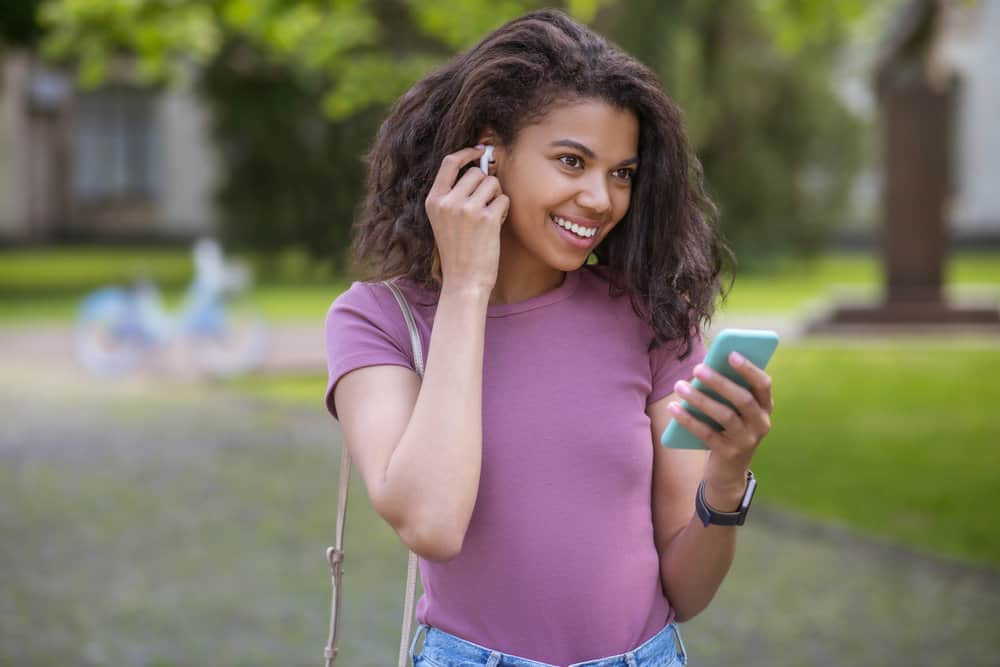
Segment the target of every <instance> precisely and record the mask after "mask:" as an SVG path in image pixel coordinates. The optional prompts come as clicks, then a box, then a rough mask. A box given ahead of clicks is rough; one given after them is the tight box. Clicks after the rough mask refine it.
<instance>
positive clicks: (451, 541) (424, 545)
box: [396, 525, 465, 563]
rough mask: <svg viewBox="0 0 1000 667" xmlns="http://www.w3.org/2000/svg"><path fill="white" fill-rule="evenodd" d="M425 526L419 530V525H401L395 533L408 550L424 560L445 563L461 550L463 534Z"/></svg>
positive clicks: (463, 539)
mask: <svg viewBox="0 0 1000 667" xmlns="http://www.w3.org/2000/svg"><path fill="white" fill-rule="evenodd" d="M425 528H426V529H425V530H421V526H419V525H414V526H401V527H399V528H397V529H396V533H397V534H398V535H399V538H400V539H401V540H402V541H403V543H404V544H405V545H406V546H407V548H409V550H410V551H412V552H413V553H415V554H417V555H418V556H420V557H421V558H423V559H424V560H429V561H432V562H435V563H447V562H448V561H450V560H452V559H454V558H456V557H457V556H458V554H460V553H461V552H462V543H463V542H464V541H465V536H464V535H457V534H456V533H455V532H454V531H444V530H432V529H430V528H431V527H429V526H425Z"/></svg>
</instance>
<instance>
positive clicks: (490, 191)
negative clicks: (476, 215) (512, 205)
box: [469, 176, 501, 207]
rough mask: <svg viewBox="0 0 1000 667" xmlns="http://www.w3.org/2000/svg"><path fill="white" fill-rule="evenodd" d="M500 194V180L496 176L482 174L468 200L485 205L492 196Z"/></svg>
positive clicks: (478, 204)
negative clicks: (481, 178)
mask: <svg viewBox="0 0 1000 667" xmlns="http://www.w3.org/2000/svg"><path fill="white" fill-rule="evenodd" d="M499 194H501V191H500V181H499V180H498V179H497V177H496V176H484V177H483V180H482V181H480V183H479V185H478V186H477V187H476V190H475V192H473V193H472V195H471V196H470V197H469V202H470V203H472V204H475V205H477V206H480V207H485V206H486V205H487V204H489V203H490V202H491V201H493V198H494V197H496V196H497V195H499Z"/></svg>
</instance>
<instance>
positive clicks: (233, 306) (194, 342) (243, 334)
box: [186, 301, 271, 377]
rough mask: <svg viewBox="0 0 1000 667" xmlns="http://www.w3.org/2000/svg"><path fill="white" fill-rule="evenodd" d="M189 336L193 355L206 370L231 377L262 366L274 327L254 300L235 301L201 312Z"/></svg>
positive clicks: (203, 369) (216, 375) (212, 373)
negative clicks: (269, 323) (254, 303)
mask: <svg viewBox="0 0 1000 667" xmlns="http://www.w3.org/2000/svg"><path fill="white" fill-rule="evenodd" d="M186 337H187V339H188V345H189V347H190V351H191V356H192V358H193V360H194V362H195V363H196V364H197V366H198V367H199V368H200V369H201V370H202V371H203V372H205V373H207V374H209V375H212V376H215V377H230V376H234V375H239V374H241V373H246V372H248V371H251V370H253V369H255V368H257V367H258V366H260V364H261V363H262V362H263V361H264V359H265V358H266V356H267V352H268V348H269V347H270V342H271V331H270V327H268V325H267V322H266V321H265V320H264V317H263V316H262V315H261V314H260V311H258V310H257V308H256V307H255V306H254V305H253V304H252V303H250V302H248V301H234V302H227V303H226V304H225V305H224V306H217V307H215V308H212V309H211V310H208V311H204V312H200V313H199V314H198V316H197V318H196V319H194V320H192V321H190V322H189V326H188V327H187V328H186Z"/></svg>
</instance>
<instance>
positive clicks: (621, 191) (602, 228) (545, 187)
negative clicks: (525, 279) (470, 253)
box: [498, 100, 639, 274]
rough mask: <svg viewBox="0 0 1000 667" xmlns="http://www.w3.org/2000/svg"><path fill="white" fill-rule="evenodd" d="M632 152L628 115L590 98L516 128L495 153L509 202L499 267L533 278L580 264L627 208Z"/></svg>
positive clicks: (635, 140)
mask: <svg viewBox="0 0 1000 667" xmlns="http://www.w3.org/2000/svg"><path fill="white" fill-rule="evenodd" d="M638 147H639V121H638V119H637V118H636V116H635V114H634V113H632V112H631V111H623V110H621V109H616V108H614V107H612V106H610V105H609V104H607V103H605V102H602V101H598V100H583V101H580V102H577V103H573V104H571V105H568V106H562V107H558V108H556V109H554V110H553V111H551V112H549V113H548V114H547V115H546V116H545V118H544V119H543V120H542V121H541V122H539V123H536V124H533V125H528V126H526V127H524V128H523V129H522V130H521V132H520V133H519V135H518V137H517V140H516V142H515V143H514V145H513V146H510V147H506V149H505V150H503V151H502V152H501V153H499V154H498V178H499V179H500V184H501V187H502V189H503V191H504V194H506V195H507V196H508V197H510V213H509V216H508V219H507V222H506V223H505V224H504V226H503V228H502V232H501V254H500V258H501V265H502V266H507V267H511V269H515V268H516V270H517V271H520V272H530V273H537V274H544V273H546V272H549V273H551V272H553V271H573V270H575V269H578V268H579V267H580V266H582V265H583V263H584V262H585V261H586V260H587V256H588V255H589V254H590V252H591V250H593V249H594V248H595V247H596V246H597V245H598V244H599V243H600V242H601V241H602V240H603V239H604V238H605V237H606V236H607V235H608V233H609V232H610V231H611V230H612V229H613V228H614V226H615V225H616V224H618V222H619V221H620V220H621V219H622V217H623V216H624V215H625V212H626V211H627V210H628V207H629V202H630V200H631V196H632V179H633V177H634V176H635V170H636V168H637V166H638V153H639V148H638Z"/></svg>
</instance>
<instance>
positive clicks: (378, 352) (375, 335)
mask: <svg viewBox="0 0 1000 667" xmlns="http://www.w3.org/2000/svg"><path fill="white" fill-rule="evenodd" d="M386 295H388V298H389V299H392V295H391V293H389V292H388V290H386ZM393 303H395V301H393ZM389 312H392V314H393V315H395V317H391V316H390V315H389V314H388V313H389ZM405 327H406V324H405V321H404V320H403V316H402V313H400V312H399V310H398V308H397V309H396V310H395V311H389V310H388V309H387V308H386V307H385V305H384V304H383V303H382V301H381V300H380V299H379V298H378V296H377V295H376V288H373V287H372V285H369V284H368V283H362V282H356V283H354V284H352V285H351V287H350V289H348V290H347V291H346V292H344V293H343V294H341V295H340V296H339V297H337V299H336V300H335V301H334V302H333V304H332V305H331V306H330V310H329V311H328V312H327V315H326V326H325V328H324V339H325V344H326V367H327V385H326V396H325V403H326V408H327V410H329V412H330V414H331V415H333V417H334V418H335V419H336V418H337V409H336V406H335V405H334V402H333V390H334V388H335V387H336V386H337V382H338V381H339V380H340V378H342V377H344V375H346V374H347V373H350V372H351V371H353V370H357V369H359V368H363V367H365V366H381V365H391V366H405V367H406V368H413V362H412V361H411V359H410V355H411V352H410V348H409V342H408V341H409V338H408V336H407V334H406V329H405ZM403 342H406V346H405V347H404V345H403V344H402V343H403Z"/></svg>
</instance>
